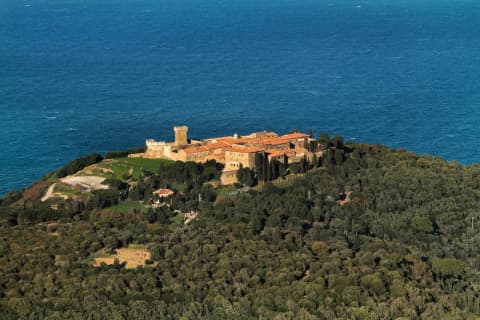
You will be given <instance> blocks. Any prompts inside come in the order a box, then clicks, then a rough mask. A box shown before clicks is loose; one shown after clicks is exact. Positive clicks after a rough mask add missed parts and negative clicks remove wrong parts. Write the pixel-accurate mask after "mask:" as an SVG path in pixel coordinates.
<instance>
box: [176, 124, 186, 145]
mask: <svg viewBox="0 0 480 320" xmlns="http://www.w3.org/2000/svg"><path fill="white" fill-rule="evenodd" d="M173 131H175V143H174V145H175V146H183V145H186V144H188V141H187V133H188V127H187V126H180V127H173Z"/></svg>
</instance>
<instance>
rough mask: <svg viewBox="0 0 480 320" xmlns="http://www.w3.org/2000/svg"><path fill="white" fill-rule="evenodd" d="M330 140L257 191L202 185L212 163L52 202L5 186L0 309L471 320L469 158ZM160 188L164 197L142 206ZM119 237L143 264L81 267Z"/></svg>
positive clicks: (72, 315) (478, 175)
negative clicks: (168, 195) (166, 192)
mask: <svg viewBox="0 0 480 320" xmlns="http://www.w3.org/2000/svg"><path fill="white" fill-rule="evenodd" d="M322 142H323V143H324V142H325V139H323V141H322ZM336 143H338V139H337V142H336ZM329 150H330V151H328V152H327V155H326V156H325V158H324V159H322V160H320V159H319V160H318V161H316V163H307V164H303V165H302V166H303V167H304V168H305V169H301V168H300V169H298V170H299V172H298V173H299V174H298V175H297V177H296V178H295V179H286V178H285V177H283V178H282V177H279V178H277V179H276V180H274V181H273V182H267V183H265V184H263V183H261V186H260V187H259V186H252V187H249V188H244V187H242V186H236V187H235V188H233V187H231V188H224V187H220V188H214V183H212V182H213V181H215V180H216V179H218V176H219V173H220V170H221V166H219V165H218V164H216V163H214V162H211V163H207V164H205V165H200V164H195V163H179V162H176V163H173V164H162V165H161V166H160V167H159V168H158V171H157V172H156V173H150V172H144V174H143V175H142V176H141V177H139V178H138V179H137V180H136V181H135V183H134V184H130V185H128V184H125V182H123V183H113V182H112V186H113V187H112V188H111V189H109V190H99V191H96V192H94V194H93V197H92V198H91V199H89V200H88V201H86V202H81V201H76V202H75V201H70V202H68V201H65V203H60V204H59V206H58V207H57V208H56V210H53V209H52V208H51V206H50V205H51V204H48V203H41V202H39V201H38V199H35V197H26V195H28V193H29V192H30V193H32V190H25V191H24V192H16V193H15V192H14V193H10V194H8V195H7V196H6V197H4V198H3V199H2V200H1V214H0V217H1V227H0V274H1V277H0V319H478V318H479V317H480V297H479V292H480V290H479V289H480V288H479V285H480V277H479V270H478V267H479V264H480V254H479V251H480V236H479V232H478V231H479V230H480V221H479V208H480V167H479V166H477V165H473V166H462V165H459V164H457V163H455V162H446V161H444V160H441V159H438V158H434V157H430V156H417V155H415V154H413V153H410V152H406V151H403V150H392V149H390V148H387V147H383V146H378V145H366V144H357V143H349V144H347V145H346V146H343V143H340V144H337V145H336V146H333V143H332V144H330V148H329ZM296 170H297V169H296ZM302 170H303V171H306V173H305V174H302V172H300V171H302ZM64 172H69V171H68V170H64ZM242 174H243V175H244V176H245V177H248V176H247V174H246V173H245V172H244V173H242ZM252 174H253V177H250V178H249V179H247V178H245V181H247V180H248V181H249V182H248V183H249V184H251V185H255V183H257V182H258V180H259V179H258V177H257V176H256V173H255V172H253V173H252ZM46 179H48V177H47V178H46ZM252 180H253V182H252ZM260 180H261V179H260ZM212 185H213V186H212ZM160 187H168V188H172V189H174V190H175V192H176V193H175V195H174V196H173V197H172V199H171V200H169V206H162V207H159V208H149V207H148V206H147V204H148V203H149V201H150V198H151V194H152V193H151V192H152V190H154V189H155V188H160ZM175 210H178V211H181V212H187V211H189V210H196V211H198V212H199V215H198V217H197V218H196V219H195V220H193V221H192V222H191V223H189V224H184V223H183V221H182V220H181V219H178V211H175ZM130 245H138V246H139V245H143V247H144V248H148V249H149V251H150V253H151V257H150V259H149V261H147V264H146V265H145V266H144V267H139V268H135V269H127V268H126V266H125V263H121V262H119V261H116V262H115V263H114V264H113V265H105V264H102V265H101V266H100V267H95V266H94V265H93V263H92V259H93V257H94V256H95V254H97V253H98V252H99V251H102V250H103V251H106V252H109V251H110V252H111V251H114V250H115V249H117V248H121V247H127V246H130Z"/></svg>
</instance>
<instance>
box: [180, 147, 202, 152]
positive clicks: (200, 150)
mask: <svg viewBox="0 0 480 320" xmlns="http://www.w3.org/2000/svg"><path fill="white" fill-rule="evenodd" d="M205 151H208V148H207V147H206V146H199V147H188V148H185V149H183V152H185V153H199V152H205Z"/></svg>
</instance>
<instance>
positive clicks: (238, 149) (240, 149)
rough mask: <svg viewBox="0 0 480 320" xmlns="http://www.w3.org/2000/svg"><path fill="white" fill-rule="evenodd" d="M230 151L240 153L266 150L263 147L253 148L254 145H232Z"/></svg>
mask: <svg viewBox="0 0 480 320" xmlns="http://www.w3.org/2000/svg"><path fill="white" fill-rule="evenodd" d="M227 151H230V152H238V153H256V152H261V151H264V149H262V148H253V147H245V148H242V147H232V148H230V149H229V150H227Z"/></svg>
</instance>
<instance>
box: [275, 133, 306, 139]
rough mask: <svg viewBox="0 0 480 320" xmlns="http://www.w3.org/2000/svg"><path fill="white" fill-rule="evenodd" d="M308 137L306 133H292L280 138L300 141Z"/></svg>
mask: <svg viewBox="0 0 480 320" xmlns="http://www.w3.org/2000/svg"><path fill="white" fill-rule="evenodd" d="M309 137H310V136H309V135H308V134H306V133H301V132H293V133H289V134H285V135H283V136H281V137H280V138H286V139H301V138H309Z"/></svg>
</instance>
